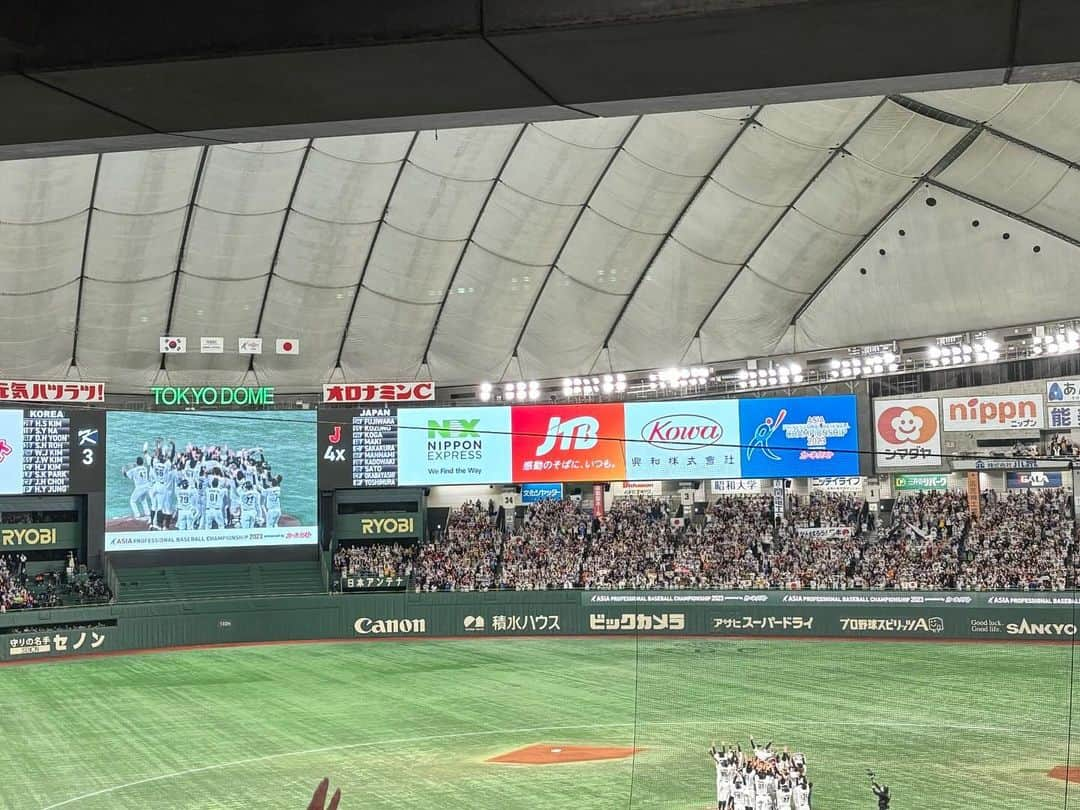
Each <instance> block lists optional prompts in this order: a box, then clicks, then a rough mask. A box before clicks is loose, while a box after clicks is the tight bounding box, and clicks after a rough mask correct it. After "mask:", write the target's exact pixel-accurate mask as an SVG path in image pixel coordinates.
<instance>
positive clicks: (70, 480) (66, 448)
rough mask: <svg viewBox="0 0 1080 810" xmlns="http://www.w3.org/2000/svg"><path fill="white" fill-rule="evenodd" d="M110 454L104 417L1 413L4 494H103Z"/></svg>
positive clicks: (57, 411) (47, 411) (0, 490)
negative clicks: (106, 456)
mask: <svg viewBox="0 0 1080 810" xmlns="http://www.w3.org/2000/svg"><path fill="white" fill-rule="evenodd" d="M104 451H105V414H104V412H103V411H93V410H78V409H67V408H50V407H40V408H25V409H21V410H8V409H4V410H0V494H4V495H66V494H69V493H81V492H100V491H102V490H103V489H104Z"/></svg>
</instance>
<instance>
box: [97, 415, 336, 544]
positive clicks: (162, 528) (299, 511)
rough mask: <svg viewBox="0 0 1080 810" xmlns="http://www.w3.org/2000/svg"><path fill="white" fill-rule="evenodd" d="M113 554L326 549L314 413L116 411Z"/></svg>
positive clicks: (109, 534) (111, 476)
mask: <svg viewBox="0 0 1080 810" xmlns="http://www.w3.org/2000/svg"><path fill="white" fill-rule="evenodd" d="M108 430H109V435H110V436H113V437H115V441H111V442H110V443H109V447H108V452H107V454H106V458H107V468H108V475H107V478H106V483H105V501H106V524H105V550H106V551H141V550H164V549H183V548H225V547H237V546H282V545H302V544H306V543H316V542H318V485H317V481H316V459H315V453H316V434H315V431H316V413H315V412H314V411H266V412H243V413H237V412H223V413H216V412H206V413H175V412H168V413H133V412H110V413H109V418H108Z"/></svg>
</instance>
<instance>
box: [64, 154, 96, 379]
mask: <svg viewBox="0 0 1080 810" xmlns="http://www.w3.org/2000/svg"><path fill="white" fill-rule="evenodd" d="M100 176H101V155H98V156H97V161H96V162H95V163H94V183H93V185H92V186H91V187H90V207H89V208H88V209H87V211H86V236H84V237H83V247H82V262H81V263H80V264H79V291H78V293H77V294H76V298H75V326H74V328H73V329H72V336H71V365H72V366H75V367H76V368H77V367H78V365H79V364H78V359H79V323H80V322H81V319H82V294H83V284H84V283H85V281H86V257H87V254H88V253H89V248H90V226H91V224H93V222H94V201H95V200H96V199H97V187H98V178H99V177H100Z"/></svg>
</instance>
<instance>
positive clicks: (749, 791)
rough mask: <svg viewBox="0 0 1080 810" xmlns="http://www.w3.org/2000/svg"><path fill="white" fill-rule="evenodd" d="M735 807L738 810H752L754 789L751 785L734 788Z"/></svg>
mask: <svg viewBox="0 0 1080 810" xmlns="http://www.w3.org/2000/svg"><path fill="white" fill-rule="evenodd" d="M735 807H737V808H738V810H754V788H753V786H752V785H750V784H743V785H741V786H739V785H736V786H735Z"/></svg>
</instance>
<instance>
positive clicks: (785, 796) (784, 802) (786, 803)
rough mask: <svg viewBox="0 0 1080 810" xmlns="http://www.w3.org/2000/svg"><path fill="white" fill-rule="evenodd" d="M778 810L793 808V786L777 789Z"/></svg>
mask: <svg viewBox="0 0 1080 810" xmlns="http://www.w3.org/2000/svg"><path fill="white" fill-rule="evenodd" d="M776 810H791V788H783V787H778V788H777V789H776Z"/></svg>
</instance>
